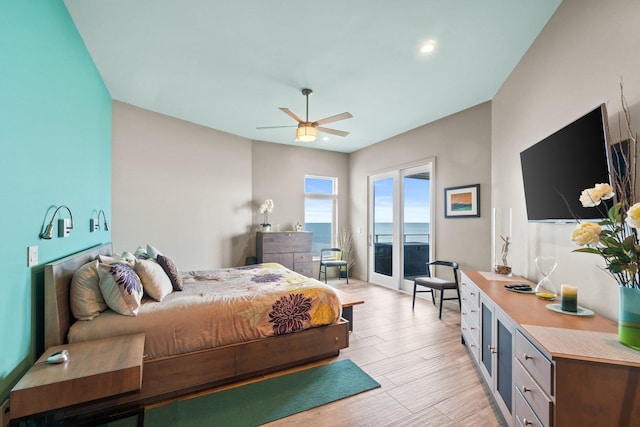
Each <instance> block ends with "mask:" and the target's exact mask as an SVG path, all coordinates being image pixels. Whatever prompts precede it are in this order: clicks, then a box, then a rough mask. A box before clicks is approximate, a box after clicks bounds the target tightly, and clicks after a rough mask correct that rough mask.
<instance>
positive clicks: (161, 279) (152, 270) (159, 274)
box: [134, 259, 173, 301]
mask: <svg viewBox="0 0 640 427" xmlns="http://www.w3.org/2000/svg"><path fill="white" fill-rule="evenodd" d="M134 270H135V272H136V274H138V277H140V281H141V282H142V288H143V289H144V292H145V293H146V294H147V295H149V296H150V297H151V298H153V299H154V300H156V301H162V300H163V299H164V297H166V296H167V295H169V294H170V293H171V291H173V285H172V284H171V279H169V276H167V273H165V272H164V269H163V268H162V266H161V265H160V264H158V263H157V262H156V261H154V260H150V259H148V260H147V259H139V260H137V261H136V266H135V267H134Z"/></svg>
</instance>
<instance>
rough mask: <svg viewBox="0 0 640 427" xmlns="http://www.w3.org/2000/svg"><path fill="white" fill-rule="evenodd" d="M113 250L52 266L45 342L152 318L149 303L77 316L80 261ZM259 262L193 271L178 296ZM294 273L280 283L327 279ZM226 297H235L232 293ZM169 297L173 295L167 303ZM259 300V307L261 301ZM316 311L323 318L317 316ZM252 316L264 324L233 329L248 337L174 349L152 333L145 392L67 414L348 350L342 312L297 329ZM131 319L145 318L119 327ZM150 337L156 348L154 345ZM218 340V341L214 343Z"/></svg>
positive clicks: (148, 400) (151, 398)
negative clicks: (134, 311) (131, 310)
mask: <svg viewBox="0 0 640 427" xmlns="http://www.w3.org/2000/svg"><path fill="white" fill-rule="evenodd" d="M111 253H112V245H111V244H110V243H107V244H103V245H98V246H95V247H93V248H89V249H87V250H84V251H82V252H79V253H77V254H74V255H71V256H68V257H66V258H63V259H61V260H58V261H55V262H52V263H50V264H47V265H45V337H44V340H45V343H44V344H45V348H48V347H50V346H53V345H60V344H65V343H67V342H68V336H69V332H70V330H76V329H77V327H78V326H87V325H89V326H94V325H98V323H99V322H96V323H93V322H95V321H96V320H105V321H106V320H107V319H108V317H114V318H116V320H117V324H118V325H119V326H117V327H113V326H111V325H109V326H107V327H104V326H103V327H100V326H98V327H97V329H102V330H103V334H104V333H106V334H107V335H109V334H111V335H118V334H125V333H131V332H136V331H139V329H136V328H139V327H141V326H140V325H139V324H143V323H145V319H148V317H149V316H148V315H147V312H146V311H145V310H146V309H145V305H144V304H143V305H142V306H141V308H140V313H139V314H138V316H135V317H127V316H122V315H119V314H115V313H105V314H108V316H105V315H104V314H101V315H100V316H98V317H97V318H96V319H94V320H91V321H88V322H87V321H76V320H75V318H74V316H73V314H72V312H71V308H70V302H69V297H70V285H71V280H72V277H73V274H74V273H75V271H76V270H78V269H79V268H80V267H81V266H83V265H85V264H86V263H88V262H90V261H92V260H94V259H95V258H96V257H97V256H99V255H102V256H108V255H111ZM266 267H267V268H268V269H275V270H277V269H278V268H283V267H281V266H277V265H275V266H274V265H268V266H266ZM254 268H257V267H252V266H247V267H245V268H240V269H223V270H221V271H217V272H190V273H189V274H186V275H183V277H184V279H185V282H184V290H183V291H182V292H179V294H180V295H176V297H175V298H178V297H179V298H182V299H184V298H187V299H188V298H192V299H193V298H195V297H194V296H199V295H200V296H201V294H202V291H201V287H202V286H206V284H200V285H198V284H197V282H200V281H205V282H207V281H209V282H212V281H213V282H217V283H218V284H219V285H222V286H224V280H225V276H229V277H230V281H229V283H231V282H233V281H234V280H235V281H236V282H237V281H238V280H240V279H239V277H240V275H246V274H248V275H250V276H253V277H255V274H256V272H255V271H252V270H253V269H254ZM285 270H286V269H285ZM287 272H288V273H287V274H290V275H291V276H288V278H287V280H285V281H284V282H288V283H289V284H288V285H286V284H284V283H283V282H279V284H276V286H277V287H278V286H279V287H282V286H285V287H287V286H288V287H287V288H286V289H285V290H286V291H289V290H290V289H289V287H291V286H293V285H292V284H291V282H296V280H298V281H301V282H307V283H308V282H309V281H312V282H316V283H317V284H320V285H323V284H322V283H321V282H319V281H316V280H315V279H309V278H304V276H300V275H297V273H293V272H291V271H289V270H287ZM260 274H264V273H260ZM267 275H273V272H272V271H267ZM261 277H262V276H261ZM192 282H193V283H192ZM192 284H193V285H194V286H196V288H197V290H196V291H193V290H190V287H191V285H192ZM210 284H211V283H209V285H210ZM198 286H200V287H198ZM323 286H324V285H323ZM240 287H242V285H240ZM293 294H294V293H291V292H289V293H288V294H287V295H289V296H290V297H293ZM175 298H174V299H175ZM225 298H226V299H229V297H225ZM280 298H281V299H282V298H284V297H280ZM231 299H233V298H231ZM165 302H167V304H166V305H165ZM247 303H248V304H249V305H247ZM251 303H253V301H246V298H245V306H244V308H242V310H240V311H242V312H245V313H246V312H247V311H248V310H247V308H248V307H250V306H251ZM171 304H172V298H170V296H169V297H167V298H166V300H164V301H163V302H161V303H159V305H160V306H162V307H163V308H166V307H170V306H171ZM151 305H153V304H149V306H151ZM254 306H257V304H255V305H254ZM274 307H275V305H274ZM226 311H227V312H229V311H230V310H229V309H227V310H226ZM231 311H233V310H231ZM273 311H275V310H273ZM276 314H277V313H276ZM174 317H175V315H174ZM245 317H247V316H245ZM249 317H250V316H249ZM307 317H309V316H307ZM311 317H314V318H317V316H315V315H314V316H311ZM320 317H322V316H320ZM324 317H325V318H328V319H331V318H332V317H333V315H331V314H326V313H325V315H324ZM101 318H102V319H101ZM274 319H275V320H274ZM307 320H309V319H307ZM127 321H131V322H127ZM118 322H119V323H118ZM251 322H253V323H262V328H261V330H259V331H258V332H255V333H248V332H246V331H245V330H244V327H243V326H234V327H233V328H232V329H239V330H241V331H243V332H242V333H241V334H240V335H241V336H242V339H241V340H237V339H235V338H232V339H228V338H221V337H218V336H217V335H216V336H215V337H210V339H209V340H199V339H195V340H193V339H190V340H186V341H185V342H186V344H185V342H181V343H178V344H175V343H174V344H171V345H169V347H170V348H169V349H167V348H163V346H162V345H160V346H159V347H157V348H156V347H152V346H151V344H152V343H153V342H154V341H162V340H161V339H158V337H157V336H154V335H153V332H149V335H150V339H149V340H145V353H146V354H145V360H144V367H143V380H142V389H141V391H140V393H134V394H130V395H125V396H121V397H114V398H110V399H106V400H103V401H99V402H94V403H92V404H90V405H84V406H83V407H82V408H74V410H72V411H71V412H70V413H69V414H67V416H71V415H73V414H81V413H83V412H88V411H91V412H96V411H101V410H106V409H107V408H108V409H109V411H114V410H116V409H121V410H130V409H132V408H139V407H142V406H145V405H149V404H152V403H156V402H160V401H163V400H166V399H171V398H175V397H178V396H181V395H185V394H189V393H193V392H196V391H201V390H205V389H207V388H210V387H213V386H218V385H221V384H226V383H230V382H235V381H238V380H241V379H246V378H250V377H253V376H258V375H262V374H265V373H269V372H274V371H277V370H280V369H284V368H288V367H292V366H296V365H300V364H305V363H308V362H312V361H315V360H320V359H325V358H329V357H333V356H336V355H338V354H339V352H340V350H341V349H343V348H346V347H348V345H349V332H348V322H346V321H345V320H344V319H342V318H340V317H339V316H338V317H337V318H336V319H331V320H330V322H329V324H326V325H314V324H311V325H310V326H311V327H309V328H308V329H301V330H300V328H299V327H298V328H296V327H294V328H293V329H291V327H290V326H289V327H288V328H289V329H287V328H285V329H283V327H284V326H283V325H282V324H278V322H277V316H275V315H274V314H273V313H272V314H271V321H270V322H269V321H267V322H265V321H261V322H259V321H255V320H251ZM127 323H132V324H138V325H137V326H134V330H130V329H122V330H120V329H118V328H120V327H123V326H122V325H124V324H127ZM221 323H223V322H221ZM265 323H266V324H265ZM306 323H309V322H306ZM311 323H313V322H311ZM298 326H299V325H298ZM178 329H179V328H178ZM196 329H197V328H196ZM258 329H260V328H258ZM105 331H107V332H105ZM92 333H94V332H91V331H89V332H87V331H81V332H77V331H76V332H75V333H74V334H72V335H71V336H72V337H73V338H72V340H74V341H81V340H86V339H91V337H92V335H91V334H92ZM146 333H147V332H145V334H146ZM163 333H166V332H163ZM171 334H173V333H171ZM255 334H257V335H255ZM161 335H162V334H161ZM213 335H214V334H212V336H213ZM102 336H104V335H102ZM147 341H148V342H149V347H150V348H147ZM204 341H210V342H204ZM212 345H215V346H214V347H212Z"/></svg>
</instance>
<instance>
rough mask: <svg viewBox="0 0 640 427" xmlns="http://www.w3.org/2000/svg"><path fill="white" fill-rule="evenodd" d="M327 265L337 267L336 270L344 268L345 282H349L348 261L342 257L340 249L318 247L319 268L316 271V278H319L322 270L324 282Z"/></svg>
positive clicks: (325, 280)
mask: <svg viewBox="0 0 640 427" xmlns="http://www.w3.org/2000/svg"><path fill="white" fill-rule="evenodd" d="M328 267H337V268H338V272H341V271H342V269H343V268H344V269H345V270H346V273H347V283H349V263H348V262H347V261H345V260H343V259H342V249H340V248H325V249H320V269H319V271H318V280H320V275H321V274H322V273H323V272H324V283H327V268H328Z"/></svg>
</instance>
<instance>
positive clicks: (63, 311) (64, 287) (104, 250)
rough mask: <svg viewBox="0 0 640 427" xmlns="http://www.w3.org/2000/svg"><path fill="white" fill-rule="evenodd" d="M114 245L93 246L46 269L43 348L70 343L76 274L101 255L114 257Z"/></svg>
mask: <svg viewBox="0 0 640 427" xmlns="http://www.w3.org/2000/svg"><path fill="white" fill-rule="evenodd" d="M112 251H113V247H112V245H111V243H105V244H102V245H98V246H94V247H92V248H89V249H85V250H83V251H81V252H78V253H75V254H73V255H69V256H67V257H65V258H62V259H59V260H57V261H54V262H51V263H49V264H46V265H45V266H44V348H45V349H47V348H49V347H51V346H52V345H60V344H64V343H66V342H67V332H69V328H70V327H71V324H72V323H73V322H74V318H73V315H72V314H71V308H70V305H69V288H70V287H71V279H72V278H73V273H75V271H76V270H77V269H78V268H79V267H81V266H82V265H83V264H86V263H88V262H89V261H91V260H93V259H95V257H96V256H98V255H111V253H112Z"/></svg>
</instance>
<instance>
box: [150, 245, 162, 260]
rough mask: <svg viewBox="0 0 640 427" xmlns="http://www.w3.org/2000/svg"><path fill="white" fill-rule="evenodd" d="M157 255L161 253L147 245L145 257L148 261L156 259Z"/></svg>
mask: <svg viewBox="0 0 640 427" xmlns="http://www.w3.org/2000/svg"><path fill="white" fill-rule="evenodd" d="M158 255H162V252H160V251H159V250H158V249H156V248H155V247H153V246H151V245H147V256H148V257H149V259H156V258H158Z"/></svg>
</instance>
